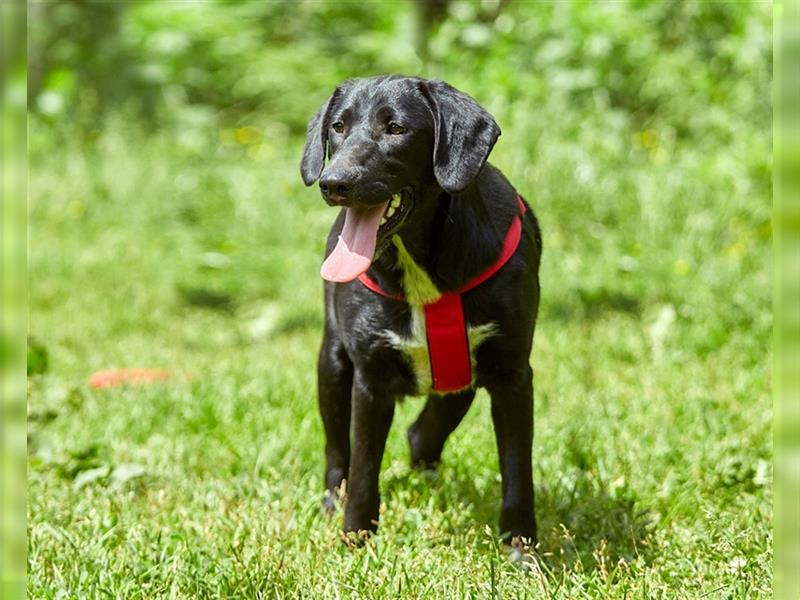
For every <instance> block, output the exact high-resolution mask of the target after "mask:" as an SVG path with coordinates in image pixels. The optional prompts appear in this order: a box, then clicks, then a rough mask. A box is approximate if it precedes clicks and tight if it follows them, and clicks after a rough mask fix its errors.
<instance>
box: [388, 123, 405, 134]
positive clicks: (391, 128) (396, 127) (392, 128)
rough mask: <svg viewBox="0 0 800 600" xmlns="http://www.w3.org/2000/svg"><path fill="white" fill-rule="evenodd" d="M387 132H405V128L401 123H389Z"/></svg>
mask: <svg viewBox="0 0 800 600" xmlns="http://www.w3.org/2000/svg"><path fill="white" fill-rule="evenodd" d="M388 131H389V133H391V134H392V135H400V134H401V133H405V132H406V128H405V127H403V126H402V125H398V124H397V123H389V129H388Z"/></svg>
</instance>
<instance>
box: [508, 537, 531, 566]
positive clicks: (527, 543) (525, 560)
mask: <svg viewBox="0 0 800 600" xmlns="http://www.w3.org/2000/svg"><path fill="white" fill-rule="evenodd" d="M504 544H505V549H506V554H507V556H508V559H509V560H510V561H511V562H512V563H514V564H515V565H516V566H517V567H519V568H520V569H522V570H524V571H533V570H535V569H538V568H539V564H538V562H537V558H536V546H537V544H536V540H534V539H533V538H527V537H522V536H519V535H515V536H512V537H510V538H508V539H506V540H504Z"/></svg>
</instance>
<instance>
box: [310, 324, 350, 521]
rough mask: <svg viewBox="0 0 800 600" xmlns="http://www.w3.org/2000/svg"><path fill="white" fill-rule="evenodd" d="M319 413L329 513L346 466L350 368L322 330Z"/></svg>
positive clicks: (336, 342) (330, 336) (339, 348)
mask: <svg viewBox="0 0 800 600" xmlns="http://www.w3.org/2000/svg"><path fill="white" fill-rule="evenodd" d="M317 384H318V390H319V412H320V415H321V416H322V424H323V426H324V427H325V497H324V499H323V506H324V507H325V509H326V510H327V511H329V512H332V511H333V510H334V509H335V507H336V502H337V501H338V500H339V490H340V488H341V486H342V483H343V482H344V481H345V480H346V479H347V469H348V466H349V464H350V390H351V389H352V387H353V364H352V363H351V362H350V359H349V358H348V357H347V353H346V352H345V349H344V346H343V345H342V344H341V342H339V340H338V339H337V338H336V336H335V335H334V334H333V333H332V332H331V331H329V330H327V329H326V332H325V336H324V337H323V339H322V347H321V348H320V352H319V362H318V364H317Z"/></svg>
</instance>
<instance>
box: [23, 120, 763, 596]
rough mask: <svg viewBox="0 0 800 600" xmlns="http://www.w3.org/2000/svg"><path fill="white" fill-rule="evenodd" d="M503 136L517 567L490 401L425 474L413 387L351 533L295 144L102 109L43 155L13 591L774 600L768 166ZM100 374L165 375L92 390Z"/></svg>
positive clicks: (36, 192) (315, 219) (311, 213)
mask: <svg viewBox="0 0 800 600" xmlns="http://www.w3.org/2000/svg"><path fill="white" fill-rule="evenodd" d="M37 133H41V134H42V138H41V139H44V138H45V133H46V132H37V131H36V130H35V129H34V130H33V131H32V140H35V139H37ZM543 135H547V131H545V132H543ZM237 136H238V137H237ZM506 137H508V138H510V141H509V140H507V139H506ZM506 137H504V138H501V142H500V144H499V145H498V147H497V149H496V151H495V155H494V156H495V158H494V162H495V164H497V165H498V166H500V167H501V168H503V169H504V170H505V171H506V172H507V173H508V174H509V176H510V177H511V179H512V181H515V182H516V183H517V185H518V187H519V189H520V190H521V191H522V192H523V193H525V194H526V196H527V197H528V198H529V199H530V201H531V203H532V205H533V206H534V208H535V210H536V211H537V212H538V214H539V217H540V220H541V222H542V227H543V231H544V240H545V255H544V262H543V268H542V287H543V300H542V310H541V316H540V321H539V323H540V324H539V328H538V330H537V334H536V339H535V350H534V353H533V357H532V362H533V365H534V369H535V374H536V375H535V377H536V410H535V413H536V440H535V449H534V454H535V479H536V493H537V506H536V510H537V516H538V519H539V522H540V532H541V546H540V550H539V558H538V560H537V561H536V563H535V566H534V568H532V569H530V570H523V569H520V568H518V567H517V566H514V565H513V564H512V563H511V562H510V561H508V560H507V559H506V557H505V553H504V550H503V548H502V545H500V544H498V542H497V540H496V536H495V529H496V521H497V518H498V513H499V506H500V485H499V475H498V465H497V456H496V451H495V448H494V441H493V432H492V427H491V419H490V416H489V408H488V402H487V398H486V397H485V396H483V395H481V396H479V400H478V401H477V402H476V404H475V405H474V406H473V409H472V410H471V412H470V413H469V414H468V416H467V418H466V419H465V422H464V423H463V424H462V426H461V427H460V428H459V429H458V430H457V431H456V433H455V434H454V435H453V437H452V438H451V440H450V441H449V443H448V446H447V448H446V449H445V456H444V464H443V466H442V468H441V470H440V472H439V473H438V474H436V475H435V476H429V475H424V474H419V473H416V472H414V471H412V470H411V469H410V468H409V466H408V451H407V448H406V444H405V436H404V430H405V428H406V427H407V426H408V424H410V422H411V421H412V420H413V418H414V416H415V414H416V412H417V411H418V410H419V409H420V408H421V401H420V399H408V400H407V401H406V402H405V403H404V404H403V405H402V406H401V407H400V409H399V410H398V414H397V416H396V420H395V423H394V426H393V429H392V433H391V435H390V439H389V443H388V449H387V452H386V456H385V459H384V469H383V474H382V484H381V485H382V494H383V507H382V525H381V531H380V535H379V536H377V537H376V538H375V539H374V540H373V541H372V542H371V543H370V544H369V545H368V546H367V547H366V548H364V549H362V550H359V551H350V550H347V549H346V548H345V547H344V546H343V545H342V544H341V542H340V541H339V535H338V527H339V525H340V518H339V517H337V518H334V519H332V520H331V519H328V518H326V517H324V516H323V515H322V514H321V512H320V493H321V490H322V478H321V476H322V468H323V455H322V443H323V438H322V431H321V426H320V423H319V419H318V416H317V413H316V406H315V402H316V399H315V387H314V386H315V353H316V351H317V347H318V343H319V340H320V329H321V328H320V325H321V294H320V290H321V283H320V281H319V278H318V276H317V270H318V265H319V261H320V253H321V251H322V247H323V239H324V235H325V232H326V229H327V227H328V226H329V223H330V221H331V220H332V218H333V216H334V215H333V213H332V212H331V210H329V209H327V208H326V207H325V206H324V205H323V203H322V202H321V201H320V200H319V199H318V197H317V194H316V192H314V191H310V190H305V189H304V188H303V187H302V184H301V183H300V181H299V176H298V175H297V167H296V163H297V158H298V156H299V151H300V146H299V145H298V144H299V141H298V140H297V139H293V138H288V139H285V140H277V141H275V142H273V143H270V142H264V143H260V145H258V146H248V145H247V144H245V143H237V141H236V140H237V139H239V140H240V141H242V140H244V141H246V140H247V139H248V138H247V131H238V132H237V131H233V132H222V134H221V138H222V139H223V142H222V143H220V144H219V146H218V149H217V152H216V154H215V156H214V157H213V160H204V159H202V158H201V156H200V155H199V153H198V152H196V151H193V150H191V149H190V148H189V149H187V146H186V145H185V144H183V145H182V144H181V142H180V139H175V138H173V137H171V136H170V135H167V134H164V135H160V136H159V135H145V134H143V133H141V132H140V131H139V130H138V129H137V128H136V127H134V126H128V125H125V124H123V123H116V124H111V125H109V127H108V128H107V130H106V131H105V132H104V133H103V134H101V135H100V136H99V137H98V138H96V139H92V140H81V139H65V140H63V145H62V146H61V148H60V151H58V152H51V151H49V148H50V147H51V144H52V142H48V145H47V146H43V147H41V148H37V147H36V146H35V145H34V147H33V148H32V159H33V160H34V162H35V167H34V173H35V177H33V178H32V180H31V225H30V239H31V244H30V271H31V280H30V290H31V292H30V296H31V324H30V328H31V333H32V336H33V340H34V342H35V343H36V344H38V345H39V346H41V347H43V348H44V349H45V350H46V352H47V355H48V368H47V370H46V372H44V373H43V374H40V375H33V376H32V377H31V378H30V383H29V388H30V399H29V407H30V408H29V438H30V445H29V448H30V464H29V485H30V488H29V542H28V543H29V547H28V551H29V594H30V596H31V597H36V598H40V597H87V596H90V597H94V596H102V595H106V594H108V595H114V596H117V597H126V598H136V597H142V598H150V597H156V596H160V595H164V596H174V597H187V598H188V597H242V598H252V597H273V596H278V597H296V596H300V597H309V598H320V597H336V596H337V595H338V596H341V597H374V598H384V597H385V598H390V597H397V596H398V595H399V593H401V592H402V593H403V594H405V596H406V597H419V598H423V597H425V598H429V597H489V596H494V595H496V596H498V597H511V598H515V597H540V596H542V597H543V596H547V597H563V598H574V597H581V596H583V597H664V598H674V597H687V598H697V597H700V596H701V595H702V594H707V596H706V597H711V598H743V597H761V596H765V595H768V594H769V589H770V583H771V582H770V578H771V575H770V574H771V467H770V461H771V442H770V417H771V411H770V402H769V383H768V382H769V373H770V355H769V350H768V348H769V340H770V322H771V317H770V279H769V266H768V265H769V244H770V227H769V200H768V194H767V189H768V179H767V180H766V183H765V176H763V175H762V176H761V178H760V179H759V172H758V171H757V170H756V171H752V170H751V172H750V173H740V172H738V171H737V165H736V157H735V156H725V155H722V154H718V155H714V154H712V155H703V154H702V153H701V152H698V151H696V150H695V149H694V148H692V147H686V148H681V147H680V146H678V147H676V148H675V149H674V152H673V154H672V155H671V156H670V160H669V161H668V162H666V163H664V164H658V163H657V162H654V161H653V160H652V159H651V157H650V156H651V155H650V154H648V152H647V149H646V148H645V149H643V148H640V147H638V146H637V145H636V140H635V139H634V140H632V141H631V142H630V144H631V145H630V148H623V149H622V150H624V157H623V158H622V159H615V158H614V156H615V155H616V154H617V153H618V151H619V150H620V149H619V148H617V147H613V148H611V149H609V150H607V151H606V153H605V154H604V153H603V149H602V148H601V147H598V148H596V149H595V150H596V151H595V152H594V153H593V154H592V155H591V160H587V156H588V155H587V154H585V153H584V151H583V150H582V149H581V148H580V144H579V143H578V142H575V143H571V142H569V141H567V140H563V139H561V140H558V139H554V140H552V144H550V146H549V148H548V151H547V152H541V154H538V155H537V154H535V153H534V160H533V161H532V162H531V164H530V165H526V164H524V163H523V162H522V161H521V160H520V159H519V158H518V156H517V155H516V153H515V151H514V148H515V146H514V143H515V141H517V140H518V137H519V134H515V133H514V132H511V133H510V134H508V135H507V136H506ZM225 140H228V141H225ZM287 147H288V150H287ZM130 148H135V149H136V152H135V153H131V152H129V149H130ZM760 150H763V151H764V152H765V154H764V156H767V155H768V148H766V147H765V148H761V149H760ZM748 151H749V152H753V153H754V154H758V151H759V148H752V147H748ZM619 160H623V161H624V162H625V163H626V168H621V166H620V163H619ZM109 367H157V368H166V369H169V370H170V371H172V372H173V373H175V374H176V377H175V378H174V379H173V380H171V381H167V382H163V383H157V384H151V385H147V386H142V387H129V388H108V389H100V390H93V389H90V388H89V386H88V385H87V381H88V377H89V375H90V374H91V373H92V372H93V371H96V370H100V369H104V368H109Z"/></svg>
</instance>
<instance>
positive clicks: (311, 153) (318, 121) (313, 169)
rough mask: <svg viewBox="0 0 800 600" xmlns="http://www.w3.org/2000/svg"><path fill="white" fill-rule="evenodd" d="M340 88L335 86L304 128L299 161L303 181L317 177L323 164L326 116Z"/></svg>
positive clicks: (307, 183) (326, 140) (306, 181)
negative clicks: (304, 140) (303, 142)
mask: <svg viewBox="0 0 800 600" xmlns="http://www.w3.org/2000/svg"><path fill="white" fill-rule="evenodd" d="M340 90H341V88H338V87H337V88H336V89H335V90H334V92H333V94H331V97H330V98H328V99H327V100H326V101H325V104H323V105H322V106H321V107H320V109H319V110H318V111H317V114H315V115H314V116H313V117H312V118H311V120H310V121H309V122H308V128H307V129H306V144H305V146H304V148H303V159H302V160H301V161H300V174H301V175H302V176H303V183H305V184H306V185H311V184H312V183H314V182H315V181H316V180H317V179H319V176H320V174H321V173H322V167H324V166H325V155H326V154H327V152H328V120H329V119H328V116H329V114H330V109H331V107H332V106H333V104H334V102H335V101H336V98H338V97H339V94H340V93H341V92H340Z"/></svg>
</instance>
